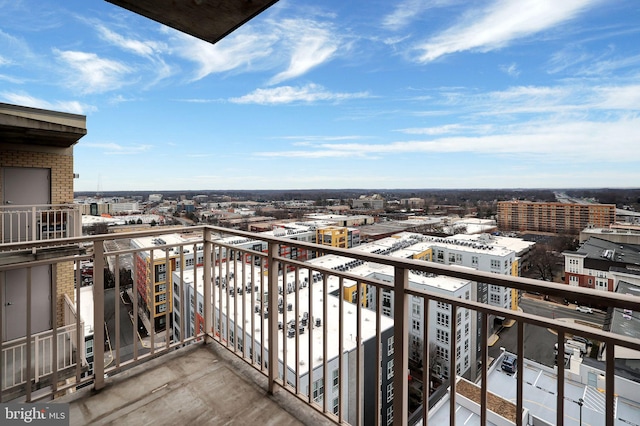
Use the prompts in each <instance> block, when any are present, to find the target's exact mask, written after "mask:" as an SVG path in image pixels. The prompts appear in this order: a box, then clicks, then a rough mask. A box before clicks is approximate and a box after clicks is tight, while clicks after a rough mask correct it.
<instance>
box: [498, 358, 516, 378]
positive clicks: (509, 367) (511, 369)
mask: <svg viewBox="0 0 640 426" xmlns="http://www.w3.org/2000/svg"><path fill="white" fill-rule="evenodd" d="M517 362H518V358H517V357H516V356H514V355H510V354H505V355H504V358H503V359H502V365H501V367H500V368H502V369H503V370H504V371H506V372H507V373H511V374H513V373H515V372H516V368H517Z"/></svg>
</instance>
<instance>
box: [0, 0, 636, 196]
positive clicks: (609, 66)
mask: <svg viewBox="0 0 640 426" xmlns="http://www.w3.org/2000/svg"><path fill="white" fill-rule="evenodd" d="M639 40H640V3H639V2H637V1H613V0H562V1H557V0H488V1H471V2H470V1H466V0H400V1H391V2H390V1H382V0H379V1H378V0H369V1H360V0H349V1H343V0H340V1H334V0H322V1H309V0H281V1H280V2H279V3H277V4H276V5H275V6H273V7H272V8H270V9H269V10H267V11H266V12H264V13H263V14H261V15H259V16H258V17H257V18H255V19H254V20H252V21H250V22H249V23H248V24H246V25H245V26H243V27H241V28H240V29H238V30H237V31H236V32H234V33H232V34H231V35H230V36H228V37H227V38H225V39H224V40H222V41H220V42H219V43H218V44H216V45H211V44H208V43H205V42H203V41H200V40H198V39H195V38H193V37H190V36H187V35H184V34H181V33H179V32H177V31H175V30H173V29H170V28H167V27H164V26H161V25H159V24H157V23H156V22H153V21H150V20H148V19H145V18H143V17H140V16H137V15H134V14H132V13H131V12H128V11H126V10H123V9H120V8H118V7H116V6H113V5H111V4H109V3H106V2H104V1H100V0H65V1H59V0H55V1H54V0H0V102H7V103H15V104H19V105H26V106H32V107H39V108H46V109H54V110H61V111H68V112H73V113H80V114H85V115H86V116H87V128H88V134H87V136H85V137H84V138H82V139H81V140H80V142H79V143H78V144H77V145H76V147H75V172H76V173H79V174H80V178H79V179H76V180H75V189H76V190H77V191H94V190H98V189H100V190H102V191H107V190H163V189H164V190H181V189H185V190H186V189H193V190H198V189H220V190H224V189H317V188H328V189H331V188H372V189H373V188H381V189H382V188H384V189H393V188H523V187H528V188H533V187H537V188H540V187H545V188H566V187H637V186H638V185H639V184H640V42H639Z"/></svg>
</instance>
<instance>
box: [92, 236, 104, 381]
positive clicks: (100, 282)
mask: <svg viewBox="0 0 640 426" xmlns="http://www.w3.org/2000/svg"><path fill="white" fill-rule="evenodd" d="M93 372H94V374H95V381H94V385H93V387H94V389H95V390H100V389H102V388H103V387H104V240H96V241H94V243H93Z"/></svg>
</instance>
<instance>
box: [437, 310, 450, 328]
mask: <svg viewBox="0 0 640 426" xmlns="http://www.w3.org/2000/svg"><path fill="white" fill-rule="evenodd" d="M436 323H437V324H438V325H442V326H445V327H449V315H447V314H443V313H442V312H438V313H437V315H436Z"/></svg>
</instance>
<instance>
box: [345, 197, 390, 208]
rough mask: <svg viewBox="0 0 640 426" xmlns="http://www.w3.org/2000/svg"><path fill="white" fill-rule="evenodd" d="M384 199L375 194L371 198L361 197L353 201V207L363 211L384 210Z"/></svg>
mask: <svg viewBox="0 0 640 426" xmlns="http://www.w3.org/2000/svg"><path fill="white" fill-rule="evenodd" d="M384 201H385V200H384V198H382V197H381V196H380V195H378V194H375V195H372V196H370V197H367V196H364V195H363V196H361V197H359V198H354V199H352V200H351V207H352V208H354V209H363V210H382V209H383V208H384Z"/></svg>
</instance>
